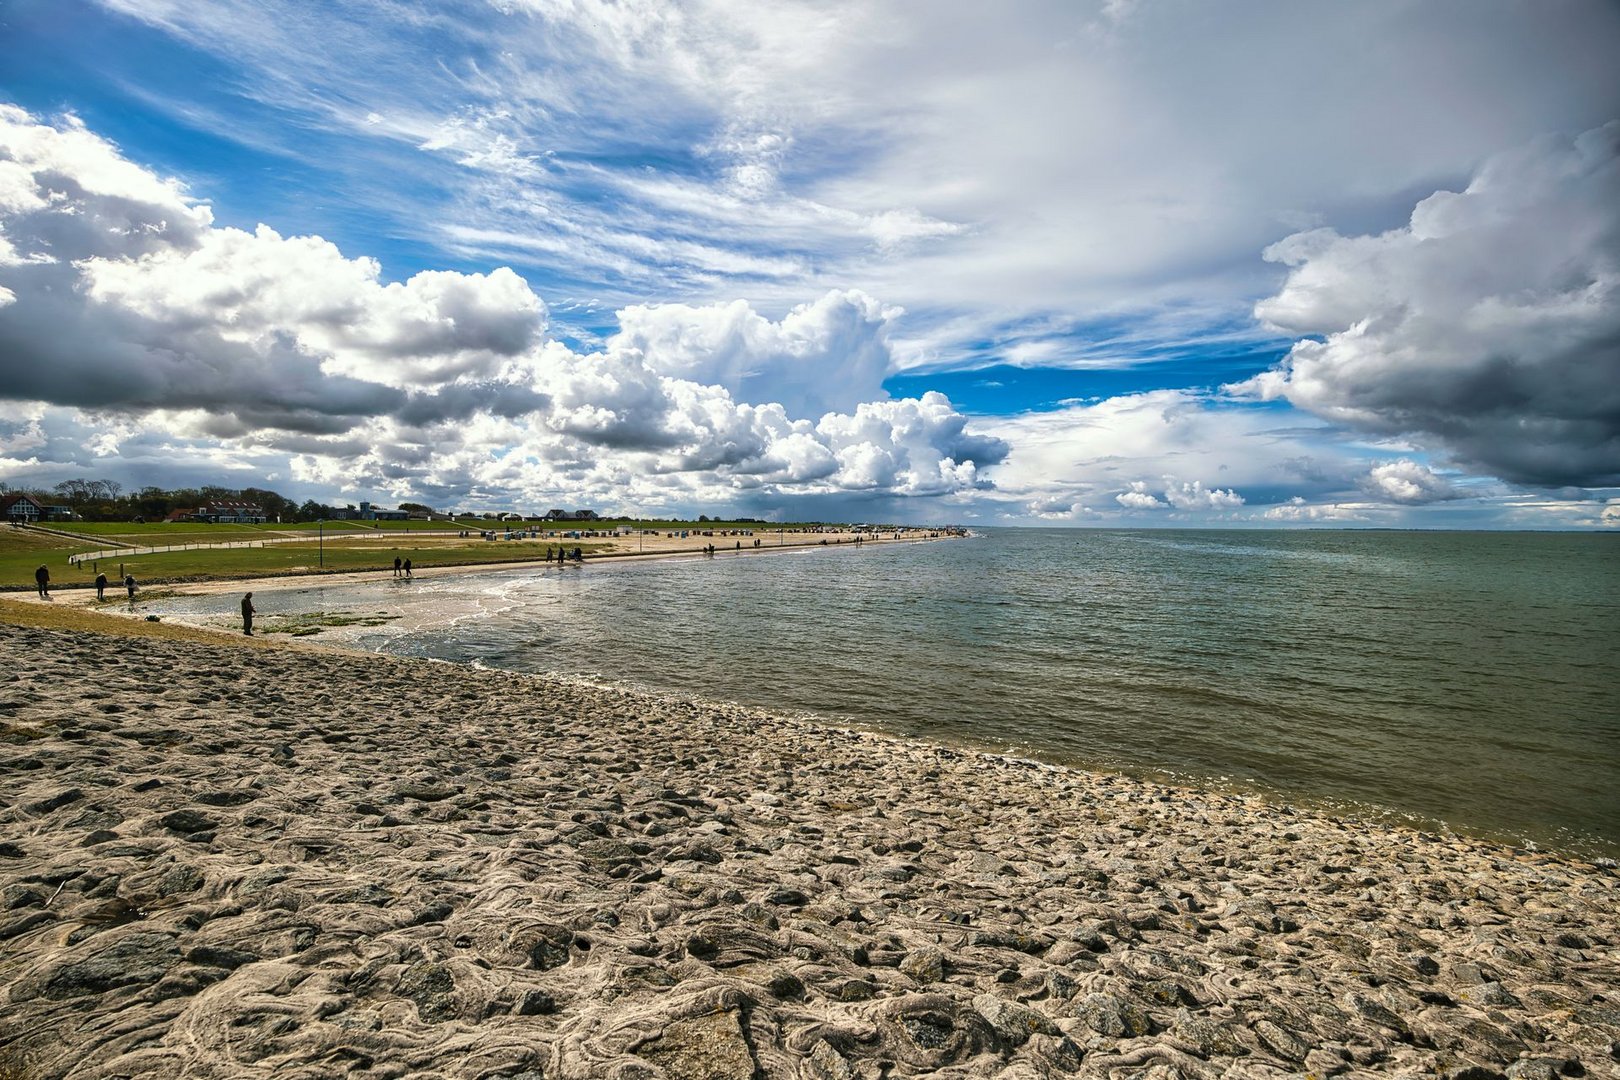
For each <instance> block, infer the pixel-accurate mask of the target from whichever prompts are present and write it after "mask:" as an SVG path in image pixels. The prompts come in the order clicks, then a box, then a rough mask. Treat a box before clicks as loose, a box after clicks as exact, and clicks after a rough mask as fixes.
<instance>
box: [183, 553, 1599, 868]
mask: <svg viewBox="0 0 1620 1080" xmlns="http://www.w3.org/2000/svg"><path fill="white" fill-rule="evenodd" d="M261 598H265V599H261ZM255 600H256V602H258V603H259V604H260V609H261V612H263V611H266V610H275V609H276V608H277V607H282V608H287V609H294V608H298V607H303V608H305V609H307V610H326V611H333V610H364V609H365V608H366V607H367V606H368V604H375V603H378V602H382V601H386V603H387V604H388V605H389V606H391V607H394V606H397V608H398V610H400V611H402V612H403V613H404V616H405V617H404V618H403V619H400V620H398V621H397V622H395V623H392V624H390V626H389V627H387V628H372V629H355V630H353V631H351V633H352V634H353V640H355V641H356V642H358V643H360V644H362V645H365V646H367V647H371V648H376V649H381V650H386V651H390V652H397V653H405V654H411V655H424V656H435V657H440V658H443V659H450V660H457V661H462V662H476V663H479V664H483V665H486V666H490V667H505V668H513V669H518V670H530V671H558V672H563V673H567V674H573V675H588V676H590V677H594V678H600V679H604V680H607V681H611V682H616V683H622V684H631V685H636V686H641V687H645V688H649V689H653V690H657V691H663V692H675V693H682V694H690V695H695V696H699V697H704V698H719V699H727V700H740V701H744V702H748V703H753V704H758V705H763V706H767V707H770V708H773V709H778V710H789V711H796V712H810V713H815V714H819V715H821V716H824V717H828V718H831V719H834V720H838V721H841V722H853V723H856V724H860V725H865V726H871V727H875V728H879V729H882V730H885V731H890V732H893V733H896V734H903V735H910V736H917V737H922V738H928V739H936V740H943V741H949V742H953V743H958V744H967V745H971V746H977V747H982V748H987V749H991V750H997V751H1006V752H1011V753H1015V754H1020V755H1027V756H1031V757H1037V758H1042V759H1046V760H1051V761H1057V762H1064V763H1071V764H1077V765H1083V766H1088V767H1093V768H1104V769H1112V770H1121V771H1125V772H1128V773H1133V774H1137V775H1154V776H1160V777H1171V778H1177V779H1181V780H1185V781H1188V782H1191V783H1198V784H1213V785H1218V786H1222V787H1228V788H1238V789H1243V790H1258V791H1261V792H1264V793H1267V794H1269V795H1271V796H1273V797H1275V798H1279V799H1284V800H1288V801H1296V802H1299V803H1303V804H1310V805H1314V806H1324V805H1326V806H1329V807H1335V808H1339V809H1341V810H1342V811H1343V812H1346V813H1353V814H1356V815H1360V816H1373V817H1393V818H1397V819H1403V820H1408V821H1411V822H1413V823H1415V824H1418V825H1420V826H1423V827H1429V828H1433V827H1439V826H1440V825H1442V824H1443V825H1444V826H1447V827H1450V828H1454V829H1456V830H1459V831H1466V832H1470V833H1475V834H1482V835H1485V836H1488V837H1492V838H1495V839H1500V840H1504V841H1507V842H1510V843H1515V844H1533V845H1538V846H1541V847H1551V848H1558V849H1562V850H1565V851H1570V852H1574V853H1578V854H1585V855H1614V854H1616V853H1620V678H1617V675H1616V656H1617V654H1620V537H1617V536H1610V535H1599V534H1571V533H1455V532H1373V531H1309V532H1304V531H1289V532H1280V531H1279V532H1258V531H1204V530H1199V531H1192V530H1188V531H1166V530H1140V531H1125V530H1061V529H989V530H983V531H981V532H979V534H978V535H976V536H975V537H973V538H971V539H967V540H960V541H944V542H937V543H927V544H917V545H893V546H877V545H866V546H865V547H863V548H862V549H861V550H859V551H855V550H847V549H842V548H840V549H830V550H821V549H815V550H801V551H792V550H788V551H784V552H782V553H780V554H777V553H771V552H769V551H767V552H765V553H763V554H755V553H745V554H743V555H740V556H738V555H732V556H729V557H719V558H715V559H700V560H677V561H666V562H657V563H648V564H634V565H624V564H618V565H611V566H609V565H593V566H587V567H586V568H584V569H582V570H573V569H570V570H567V571H559V570H556V569H552V568H547V569H544V570H540V569H529V570H514V571H501V572H497V573H490V574H479V575H472V574H468V575H456V576H454V577H447V578H435V579H428V580H422V581H419V582H417V583H415V584H413V585H409V586H405V587H399V586H395V585H394V584H393V583H392V582H389V583H387V584H383V583H377V582H368V583H364V584H348V585H341V586H335V587H328V588H324V589H320V590H305V591H303V592H301V593H281V594H272V593H260V594H258V595H257V596H256V597H255ZM176 603H189V604H191V605H193V606H194V607H195V606H196V605H198V604H203V605H205V606H206V603H208V602H206V601H201V600H196V601H185V602H176ZM213 603H218V601H213ZM204 613H205V614H206V612H204ZM261 617H263V616H261Z"/></svg>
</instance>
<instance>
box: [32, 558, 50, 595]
mask: <svg viewBox="0 0 1620 1080" xmlns="http://www.w3.org/2000/svg"><path fill="white" fill-rule="evenodd" d="M34 584H35V585H36V586H38V587H39V595H40V598H41V599H44V600H49V599H50V598H51V572H50V571H49V570H47V569H46V568H45V567H43V566H41V567H40V568H39V569H38V570H35V571H34Z"/></svg>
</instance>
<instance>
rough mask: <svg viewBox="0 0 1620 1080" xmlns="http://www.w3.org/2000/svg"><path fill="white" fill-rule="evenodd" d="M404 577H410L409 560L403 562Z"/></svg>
mask: <svg viewBox="0 0 1620 1080" xmlns="http://www.w3.org/2000/svg"><path fill="white" fill-rule="evenodd" d="M405 576H406V577H410V576H411V560H409V559H406V560H405Z"/></svg>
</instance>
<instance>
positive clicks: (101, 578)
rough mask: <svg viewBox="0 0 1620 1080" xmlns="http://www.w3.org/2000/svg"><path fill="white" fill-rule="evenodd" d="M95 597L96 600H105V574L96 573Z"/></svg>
mask: <svg viewBox="0 0 1620 1080" xmlns="http://www.w3.org/2000/svg"><path fill="white" fill-rule="evenodd" d="M96 599H97V600H105V599H107V575H106V574H97V575H96Z"/></svg>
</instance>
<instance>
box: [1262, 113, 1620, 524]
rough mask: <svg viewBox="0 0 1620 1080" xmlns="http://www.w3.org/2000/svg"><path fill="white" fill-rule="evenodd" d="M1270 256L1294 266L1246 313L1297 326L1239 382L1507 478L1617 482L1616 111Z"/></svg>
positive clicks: (1619, 153)
mask: <svg viewBox="0 0 1620 1080" xmlns="http://www.w3.org/2000/svg"><path fill="white" fill-rule="evenodd" d="M1266 257H1267V258H1269V259H1271V260H1273V261H1276V262H1280V263H1283V264H1284V265H1286V266H1288V267H1289V268H1290V270H1289V274H1288V278H1287V281H1286V282H1285V284H1284V285H1283V287H1282V290H1281V291H1280V292H1278V293H1277V294H1276V295H1274V296H1272V297H1270V298H1269V299H1267V300H1264V301H1262V302H1261V303H1260V304H1259V305H1258V306H1257V308H1256V314H1257V315H1258V316H1259V317H1260V318H1261V319H1263V320H1264V321H1265V322H1267V323H1268V324H1270V325H1272V326H1274V327H1277V328H1278V329H1281V330H1283V331H1286V332H1288V333H1290V334H1294V335H1299V336H1301V337H1302V338H1303V340H1300V341H1298V342H1297V343H1296V344H1295V345H1294V346H1293V348H1292V349H1291V350H1290V352H1289V354H1288V356H1287V357H1286V358H1285V359H1284V360H1283V362H1282V363H1281V364H1280V365H1279V366H1278V367H1277V368H1276V369H1275V370H1273V371H1270V372H1267V373H1265V374H1262V375H1260V376H1258V377H1256V378H1255V379H1253V380H1251V381H1250V382H1249V383H1247V384H1245V385H1244V387H1243V388H1242V389H1244V390H1245V391H1247V392H1251V393H1255V394H1258V395H1260V396H1262V397H1265V398H1283V399H1286V400H1288V401H1290V402H1292V403H1293V404H1295V405H1298V406H1300V407H1301V408H1304V409H1308V410H1310V411H1312V412H1314V413H1317V414H1318V415H1321V416H1324V417H1328V418H1330V419H1332V420H1335V421H1337V422H1340V423H1344V424H1347V425H1351V426H1353V427H1355V428H1359V429H1362V430H1366V431H1372V432H1377V433H1381V434H1390V435H1395V434H1400V435H1409V436H1411V437H1412V438H1414V439H1417V440H1420V441H1423V442H1427V443H1431V444H1433V445H1435V446H1437V447H1443V448H1445V449H1447V450H1449V451H1450V452H1451V453H1452V454H1453V455H1454V456H1455V457H1456V459H1457V460H1459V461H1460V462H1463V463H1465V464H1467V465H1469V466H1470V467H1474V468H1477V469H1479V470H1481V471H1485V472H1489V473H1491V474H1493V475H1496V476H1499V477H1502V478H1504V479H1507V480H1510V481H1514V482H1518V483H1525V484H1537V485H1547V486H1562V485H1587V486H1605V485H1615V484H1620V121H1614V122H1611V123H1609V124H1606V125H1604V126H1603V127H1600V128H1595V129H1593V130H1590V131H1586V132H1583V133H1581V134H1580V135H1577V136H1574V137H1555V136H1548V137H1544V138H1540V139H1537V140H1535V141H1533V142H1531V143H1529V144H1528V145H1525V146H1522V147H1520V148H1519V149H1516V150H1514V151H1511V152H1508V153H1504V154H1499V155H1497V156H1495V157H1493V158H1491V159H1490V160H1489V161H1487V162H1486V163H1485V165H1484V166H1483V167H1482V168H1481V169H1480V170H1479V171H1478V173H1477V174H1476V175H1475V176H1474V178H1473V180H1472V182H1471V183H1469V185H1468V186H1467V188H1466V189H1464V190H1463V191H1461V192H1451V191H1440V192H1436V193H1435V194H1434V195H1431V196H1430V197H1428V198H1426V199H1424V200H1423V201H1422V202H1420V203H1418V205H1417V207H1416V208H1415V209H1414V210H1413V212H1412V215H1411V219H1410V221H1409V222H1408V223H1407V224H1406V225H1405V226H1403V227H1401V228H1397V229H1392V230H1390V231H1389V232H1385V233H1381V234H1378V235H1373V236H1349V237H1347V236H1341V235H1339V234H1338V233H1336V232H1334V231H1333V230H1331V229H1317V230H1313V231H1310V232H1304V233H1297V234H1295V235H1293V236H1290V237H1288V238H1287V239H1285V240H1283V241H1281V242H1279V243H1277V244H1275V245H1273V246H1272V247H1271V248H1269V249H1268V250H1267V252H1266ZM1417 490H1419V491H1422V490H1428V489H1424V488H1422V487H1421V485H1420V487H1419V489H1417ZM1403 501H1414V500H1411V499H1407V500H1403Z"/></svg>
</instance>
